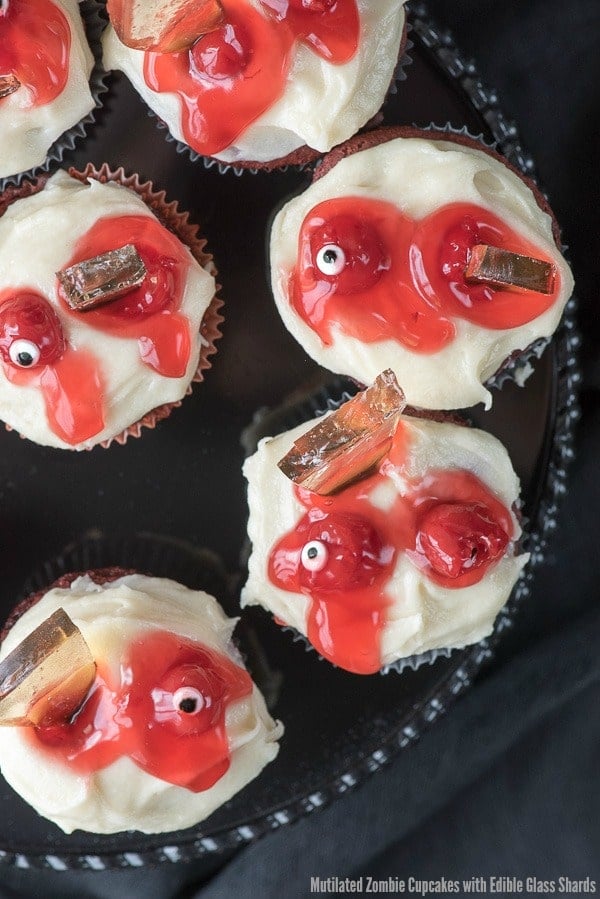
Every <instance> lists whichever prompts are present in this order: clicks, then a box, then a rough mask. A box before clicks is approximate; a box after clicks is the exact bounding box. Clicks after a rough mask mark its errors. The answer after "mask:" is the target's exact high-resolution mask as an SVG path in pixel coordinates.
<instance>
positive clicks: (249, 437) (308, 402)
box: [240, 376, 528, 675]
mask: <svg viewBox="0 0 600 899" xmlns="http://www.w3.org/2000/svg"><path fill="white" fill-rule="evenodd" d="M360 389H361V387H360V386H359V385H358V384H357V383H356V382H355V381H353V380H351V379H350V378H345V377H342V376H334V377H333V378H332V380H331V381H329V382H328V383H327V384H324V385H323V386H321V387H320V388H319V389H318V390H316V391H315V392H312V393H310V392H309V393H307V394H306V395H305V396H303V397H301V398H298V397H297V396H294V397H293V398H291V400H290V401H288V402H284V403H283V404H282V405H281V406H279V407H277V408H276V409H267V408H263V409H259V410H258V411H257V412H256V413H255V415H254V418H253V420H252V422H251V423H250V424H249V425H248V427H247V428H245V429H244V431H243V432H242V434H241V436H240V442H241V445H242V448H243V449H244V452H245V454H246V456H250V455H252V454H253V453H254V452H255V451H256V449H257V446H258V443H259V441H260V440H262V439H263V438H264V437H274V436H277V435H278V434H281V433H284V432H285V431H289V430H291V429H292V428H295V427H296V426H297V425H299V424H303V423H304V422H307V421H311V420H312V419H314V418H320V417H321V416H322V415H325V414H326V413H327V412H332V411H334V410H335V409H338V408H339V407H340V406H341V405H342V404H343V403H345V402H347V400H349V399H351V398H352V397H353V396H355V395H356V394H357V393H358V392H359V390H360ZM404 414H407V415H411V416H413V417H415V418H427V419H429V420H434V421H440V422H448V423H451V424H458V425H462V426H464V427H470V426H471V423H470V421H469V420H468V419H467V418H465V417H464V416H462V415H458V414H457V413H456V412H453V411H449V412H443V411H442V412H435V411H431V410H423V409H415V408H413V407H411V406H407V407H406V409H405V412H404ZM513 511H514V512H515V514H516V515H517V517H518V519H519V521H520V524H521V527H522V534H521V537H520V538H519V540H518V542H517V543H515V548H514V551H515V554H517V555H519V554H521V553H522V552H524V551H526V546H525V544H526V542H527V524H528V521H527V519H525V518H524V517H523V516H522V515H521V514H520V509H517V508H515V509H514V510H513ZM251 551H252V546H251V543H250V540H249V538H246V540H245V543H244V546H243V547H242V551H241V554H240V565H241V568H242V570H245V569H246V567H247V561H248V558H249V556H250V553H251ZM526 577H527V569H525V571H524V572H522V573H521V576H520V577H519V580H518V581H517V583H516V585H515V587H514V588H513V593H514V592H515V591H518V589H519V587H520V585H521V584H522V583H525V579H526ZM505 609H506V606H505V607H504V608H503V609H502V610H501V611H500V612H499V613H498V616H497V618H498V620H499V619H500V618H501V617H502V616H503V614H505ZM269 614H270V613H269ZM281 630H282V631H285V632H286V633H287V634H289V635H290V636H291V638H292V640H293V642H294V643H300V644H301V645H303V646H304V648H305V650H306V652H310V653H314V654H315V656H316V657H317V658H318V659H319V661H321V662H327V664H328V665H332V666H333V667H334V668H337V667H338V666H337V665H335V663H333V662H331V661H330V660H329V659H324V658H323V656H321V655H320V654H319V652H318V651H317V650H316V649H315V647H314V646H313V645H312V643H310V642H309V640H308V638H307V637H306V636H305V635H304V634H301V633H300V632H299V631H298V630H296V628H294V627H292V626H291V625H287V624H286V625H282V626H281ZM476 645H480V646H481V647H482V648H483V647H484V646H485V645H487V638H486V639H485V640H483V641H481V642H480V644H476ZM461 649H464V647H458V646H453V647H439V648H437V649H430V650H427V651H426V652H422V653H417V654H414V655H411V656H405V657H402V658H399V659H396V660H395V661H393V662H389V663H388V664H386V665H383V666H382V667H381V668H380V669H379V672H378V673H379V674H380V675H386V674H389V673H390V672H392V671H393V672H395V673H397V674H401V673H402V672H403V671H406V670H407V669H410V670H411V671H416V670H417V669H418V668H420V667H421V666H422V665H433V664H434V662H435V661H436V660H437V659H440V658H444V659H448V658H450V656H451V654H452V653H453V652H457V651H460V650H461Z"/></svg>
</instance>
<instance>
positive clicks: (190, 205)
mask: <svg viewBox="0 0 600 899" xmlns="http://www.w3.org/2000/svg"><path fill="white" fill-rule="evenodd" d="M411 19H412V25H413V30H412V33H411V39H412V40H413V42H414V45H415V46H414V48H413V50H412V56H413V63H412V65H411V66H410V68H409V69H408V70H407V76H408V77H407V79H406V80H405V81H403V82H402V83H400V84H399V86H398V90H397V92H396V93H395V94H393V95H392V96H391V97H390V99H389V101H388V102H387V104H386V107H385V119H386V121H387V122H390V123H392V122H394V123H402V124H412V123H415V124H418V125H421V126H427V125H428V124H429V123H430V122H436V123H437V124H439V125H443V124H444V123H445V122H447V121H449V122H451V124H452V126H453V127H455V128H457V129H460V128H463V127H466V128H467V130H468V131H469V132H470V133H471V134H475V135H477V134H482V135H483V137H484V139H485V140H487V141H489V142H496V145H497V147H498V148H499V149H500V150H501V151H502V152H503V153H504V154H505V155H506V156H507V157H508V158H509V160H510V161H511V162H512V163H513V164H515V165H517V166H518V167H520V168H521V169H522V170H523V171H524V172H526V173H527V174H529V175H532V174H533V163H532V161H531V159H530V158H529V157H528V156H527V154H526V153H525V152H524V151H523V149H522V147H521V145H520V142H519V138H518V134H517V130H516V127H515V126H514V124H513V123H512V122H510V121H509V120H507V119H506V118H505V117H504V115H503V114H502V112H501V110H500V108H499V106H498V103H497V99H496V97H495V96H494V94H493V92H491V91H488V90H487V89H486V88H485V87H484V86H483V85H482V84H481V81H480V79H479V77H478V75H477V72H476V69H475V66H474V65H473V64H472V63H470V62H467V61H465V60H464V59H463V58H462V57H461V56H460V54H459V53H458V52H457V50H456V48H455V47H454V45H453V43H452V40H451V39H450V37H449V36H448V35H446V34H443V33H440V32H439V31H438V29H437V28H436V27H435V26H434V25H433V24H432V23H431V22H430V21H429V20H428V17H427V12H426V9H425V8H424V7H423V6H422V5H420V4H419V5H415V6H413V7H412V9H411ZM98 120H99V121H98V124H97V126H96V128H95V129H94V131H93V134H92V135H91V136H90V138H89V139H88V141H87V142H86V144H85V147H84V148H83V149H80V150H78V151H77V152H75V153H73V154H72V156H71V157H70V159H69V161H70V162H71V161H72V162H73V163H75V164H76V165H78V166H82V165H84V164H85V163H86V162H88V161H92V162H94V163H96V164H97V165H99V164H101V163H102V162H105V161H106V162H108V163H109V164H110V165H112V166H114V167H116V166H118V165H124V166H125V169H126V171H130V172H131V171H137V172H138V173H139V174H140V175H141V176H142V177H143V178H149V179H151V180H152V181H153V182H154V184H155V187H157V188H164V189H166V191H167V197H168V198H169V199H175V198H176V199H178V200H179V201H180V205H181V207H182V208H183V209H189V211H190V212H191V217H192V220H194V221H197V222H199V223H200V224H201V226H202V231H203V233H204V234H205V236H206V237H207V238H208V241H209V249H210V250H211V251H212V252H213V253H214V255H215V260H216V263H217V266H218V268H219V279H220V281H221V283H222V285H223V289H222V296H223V298H224V299H225V301H226V306H225V316H226V320H225V326H224V337H223V339H222V341H221V344H220V346H219V351H218V353H217V355H216V357H215V358H214V361H213V370H211V371H209V372H208V373H207V375H206V381H205V383H204V384H201V385H199V386H197V387H196V388H195V390H194V392H193V394H192V396H191V397H189V398H188V399H186V400H185V402H184V404H183V406H182V407H181V408H180V409H177V410H175V411H174V412H173V413H172V415H171V417H170V419H169V420H168V421H166V422H163V423H162V424H160V425H159V426H158V427H157V428H156V430H154V431H151V432H147V433H145V434H144V435H143V437H142V438H141V439H139V440H129V441H128V442H127V444H126V445H125V446H123V447H120V446H113V447H111V448H110V449H109V450H102V449H101V448H96V449H95V450H93V451H92V452H90V453H82V454H73V453H68V452H61V451H57V450H51V449H46V448H43V447H37V446H35V445H33V444H31V443H29V442H28V441H22V440H21V439H20V438H19V437H18V435H16V434H15V433H8V432H0V445H1V452H0V490H1V499H2V505H1V513H0V514H1V516H2V525H3V539H2V541H1V542H0V565H1V566H2V570H3V572H5V576H4V581H3V588H2V594H1V597H0V599H1V602H2V608H3V612H4V615H6V614H8V612H9V611H10V609H11V608H12V606H13V605H14V602H15V600H16V598H18V596H19V594H20V592H21V590H22V585H23V583H24V582H25V581H26V579H27V577H28V575H30V572H31V571H32V570H34V571H36V579H35V580H34V582H33V585H34V586H37V585H38V584H39V583H40V582H43V580H44V577H45V576H47V578H48V580H51V578H52V576H53V575H54V574H55V572H56V570H57V567H58V569H62V567H73V566H75V567H77V566H78V565H79V563H80V562H81V560H82V559H83V560H84V561H85V560H89V564H90V566H91V567H93V565H94V563H95V562H101V563H102V564H107V563H111V564H119V563H121V564H127V565H130V564H133V565H135V564H136V560H137V562H138V566H139V567H141V568H145V569H146V570H149V571H151V573H156V574H162V575H171V576H174V577H179V578H180V580H182V581H183V582H185V583H189V584H190V586H203V585H205V584H208V585H209V587H210V588H213V589H214V590H215V592H217V594H219V595H220V598H221V599H223V600H224V604H225V605H226V607H227V608H228V610H229V611H230V612H231V613H232V614H236V613H237V607H236V603H235V596H233V597H232V595H231V593H230V589H229V588H230V587H233V588H234V591H235V586H236V584H237V585H239V576H240V573H239V558H240V552H241V549H242V547H243V545H244V538H245V520H246V503H245V492H244V484H243V479H242V475H241V463H242V460H243V455H244V451H243V448H242V445H241V442H240V437H241V434H242V432H243V431H244V429H245V428H246V427H247V426H248V425H249V423H250V422H251V421H252V418H253V416H254V414H255V413H256V412H257V411H258V410H259V409H261V408H264V407H276V406H278V405H279V404H281V403H282V402H283V401H284V400H286V399H287V398H288V397H289V396H290V395H293V394H295V395H301V394H302V393H303V392H312V391H314V390H316V389H318V388H319V387H320V386H323V385H326V384H328V383H330V382H331V376H328V375H327V373H325V372H323V371H322V370H321V369H319V368H318V367H317V366H315V365H314V363H312V362H311V361H310V360H309V359H308V358H307V357H306V356H305V355H304V353H303V352H302V350H301V349H300V348H299V347H298V346H297V345H296V344H295V342H294V341H293V340H292V338H291V337H290V336H289V335H288V334H287V332H285V330H284V329H283V327H282V325H281V323H280V321H279V318H278V316H277V313H276V311H275V309H274V305H273V303H272V300H271V298H270V295H269V289H268V284H267V278H266V274H265V269H266V253H265V233H266V226H267V223H268V220H269V218H270V216H271V214H272V212H273V210H274V209H275V208H276V207H277V206H279V205H280V204H281V202H282V200H283V199H284V198H285V197H286V196H287V195H288V194H290V193H292V192H295V191H297V190H298V189H299V188H301V187H302V185H303V184H305V183H307V181H308V178H309V175H308V174H307V173H302V172H298V171H292V170H288V171H285V172H274V173H272V174H268V175H267V174H265V173H258V174H256V175H253V174H250V173H245V174H243V175H242V176H241V177H236V175H235V173H234V172H233V171H229V172H227V173H225V174H220V173H219V172H218V171H217V170H216V169H215V168H211V169H206V168H205V167H204V166H203V165H202V163H201V162H197V163H195V164H194V163H193V162H192V161H191V160H190V159H189V158H187V157H186V156H184V155H178V154H177V152H176V148H175V147H174V146H173V144H172V143H168V142H167V141H165V139H164V136H163V134H161V132H160V131H158V130H157V129H156V127H155V125H154V123H153V121H152V120H151V119H150V118H149V117H148V116H147V114H146V110H145V107H144V106H143V104H142V103H141V101H139V100H138V98H137V96H136V95H135V94H134V92H133V90H132V89H131V88H130V87H129V85H128V84H127V83H126V81H125V80H124V79H122V78H120V77H117V78H115V79H114V84H113V90H112V93H111V94H110V95H109V99H108V100H107V102H106V104H105V108H104V110H102V111H101V112H100V113H99V116H98ZM573 315H574V301H571V302H570V303H569V305H568V307H567V311H566V314H565V317H564V320H563V323H562V325H561V328H560V330H559V332H558V333H557V335H556V337H555V340H554V341H553V343H552V345H551V346H550V347H549V348H548V349H547V350H546V351H545V352H544V353H543V355H542V356H541V358H540V359H539V361H537V362H536V364H535V371H534V374H533V375H532V376H531V377H530V379H529V380H528V381H527V383H526V385H525V387H524V388H519V387H517V386H516V385H515V384H513V383H505V384H504V385H503V387H502V390H500V391H496V392H495V397H494V408H493V411H492V412H490V413H483V412H479V411H477V410H476V411H475V412H474V413H472V414H471V415H470V417H471V418H472V419H473V420H474V421H475V423H476V424H478V425H479V426H481V427H484V428H486V429H487V430H489V431H491V432H492V433H494V434H496V436H498V437H499V438H500V439H501V440H503V442H504V443H505V444H506V445H507V447H508V449H509V451H510V453H511V456H512V458H513V462H514V465H515V468H516V470H517V472H518V474H519V475H520V477H521V480H522V484H523V490H524V497H525V514H526V516H527V517H528V519H529V521H530V536H529V546H528V548H529V550H530V551H531V553H532V560H531V564H530V566H529V568H528V569H527V571H526V572H525V573H524V575H523V576H522V578H521V580H520V581H519V583H518V585H517V587H516V588H515V591H514V593H513V596H512V597H511V600H510V602H509V604H508V606H507V607H506V609H504V610H503V611H502V613H501V614H500V616H499V618H498V620H497V622H496V626H495V630H494V633H493V635H492V637H490V639H488V640H484V641H483V642H482V643H480V644H478V645H477V646H474V647H471V648H469V649H467V650H463V651H457V652H454V653H452V655H451V656H450V658H448V659H443V658H442V659H438V660H437V661H436V662H435V664H433V665H425V666H421V667H420V668H419V669H418V670H417V671H406V672H404V673H403V674H402V675H397V674H394V673H390V674H389V675H387V676H385V677H380V676H375V677H363V678H361V677H356V676H354V675H350V674H347V673H345V672H343V671H340V670H338V669H334V668H332V667H331V666H329V665H327V664H324V663H322V662H320V661H319V660H318V658H317V657H316V654H315V653H306V652H305V651H304V648H303V647H302V646H301V645H299V644H297V643H294V642H293V641H292V640H291V639H290V637H289V635H288V634H285V633H282V632H281V631H280V630H279V628H277V627H275V626H274V625H273V623H272V622H271V620H270V619H269V617H268V616H267V615H266V614H264V613H262V612H261V611H260V610H250V611H249V613H248V614H247V615H246V613H245V615H244V625H243V629H242V630H240V634H239V636H240V641H241V644H242V649H243V650H244V651H245V652H246V653H247V655H248V659H249V663H250V665H251V667H252V668H253V670H254V672H255V674H256V676H257V677H258V679H259V680H260V681H261V682H262V683H263V685H264V686H266V688H267V690H268V692H269V694H270V695H271V697H272V698H273V699H275V700H276V701H275V704H274V707H273V713H274V714H275V715H276V716H277V717H280V718H281V719H282V720H283V721H284V723H285V725H286V734H285V737H284V739H283V741H282V746H281V752H280V755H279V757H278V758H277V760H276V761H275V762H274V763H273V764H272V765H271V766H269V768H267V769H266V770H265V771H264V772H263V773H262V775H261V776H260V777H259V778H258V779H257V780H256V781H254V782H253V783H252V784H250V785H249V786H248V787H247V788H246V789H245V790H243V791H242V792H241V793H240V794H239V795H238V796H237V797H235V798H234V799H233V800H232V801H231V802H229V803H227V804H226V805H225V806H223V807H222V808H221V809H220V810H219V811H218V812H216V813H215V814H214V815H213V816H212V817H211V818H210V819H209V820H208V821H206V822H204V823H203V824H202V825H201V826H199V827H197V828H192V829H190V830H187V831H183V832H179V833H173V834H167V835H157V836H144V835H141V834H137V833H129V834H118V835H115V836H94V835H90V834H84V833H81V832H76V833H74V834H72V835H70V836H66V835H64V834H63V833H62V832H60V831H59V830H58V829H57V828H56V827H54V826H53V825H51V824H49V823H48V822H46V821H44V820H43V819H41V818H39V817H38V816H37V815H36V814H35V813H34V812H33V811H32V810H31V809H30V808H29V807H28V806H26V805H25V803H23V802H22V801H21V800H20V798H19V797H18V796H16V795H15V794H14V793H13V792H12V791H11V790H10V788H9V787H8V786H7V785H6V784H5V783H4V782H3V781H2V780H1V779H0V801H2V808H3V815H2V820H1V821H0V863H5V864H9V865H17V866H19V867H46V868H51V869H55V870H63V869H65V868H87V869H90V870H100V869H103V868H106V867H128V866H140V865H144V864H147V863H156V862H163V861H170V862H175V861H182V860H187V859H191V858H197V857H201V856H204V855H210V854H212V853H215V852H217V851H218V850H221V849H226V848H233V847H236V846H239V845H242V844H244V843H245V842H247V841H249V840H252V839H255V838H256V837H257V836H259V835H260V834H262V833H264V832H266V831H268V830H271V829H274V828H277V827H280V826H282V825H284V824H287V823H289V822H290V821H293V820H294V819H295V818H297V817H298V816H300V815H305V814H307V813H309V812H311V811H313V810H314V809H316V808H318V807H319V806H322V805H324V804H325V803H327V802H329V801H331V800H332V799H333V798H335V797H336V796H338V795H340V794H341V793H343V792H345V791H346V790H348V789H351V788H353V787H355V786H356V785H357V784H359V783H360V782H361V781H362V780H364V778H365V777H367V776H368V775H369V774H371V773H372V772H374V771H376V770H377V769H378V768H379V767H381V766H382V765H384V764H385V763H386V762H387V761H388V759H389V758H390V757H391V756H392V755H393V754H394V753H396V752H398V751H399V750H400V749H404V748H406V747H408V746H410V744H411V743H413V742H414V741H415V740H416V739H418V737H419V735H420V734H421V733H422V732H423V730H424V729H425V728H426V727H428V726H429V725H430V724H432V723H433V722H434V721H435V720H436V718H438V717H439V716H440V715H441V714H443V713H444V712H445V711H446V710H447V708H448V706H449V705H450V704H451V703H452V701H453V700H454V699H455V698H456V697H457V696H458V695H459V694H460V693H461V692H462V691H463V690H465V689H466V688H467V687H468V686H469V685H470V683H471V682H472V680H473V678H474V676H475V675H476V674H477V672H478V671H479V670H480V669H481V667H482V665H484V664H485V662H486V661H487V660H488V659H489V658H490V657H491V655H492V654H493V651H494V647H495V646H496V645H497V643H498V641H499V640H501V639H502V634H503V632H504V631H505V630H506V629H507V628H509V627H511V626H512V625H513V622H514V619H515V611H516V609H517V607H518V605H519V603H520V602H522V601H523V600H524V599H526V597H527V595H528V593H529V589H530V582H531V579H532V577H533V576H534V572H535V568H536V567H537V566H539V565H540V564H542V562H543V559H544V553H545V546H546V540H547V536H548V533H549V532H550V531H551V530H552V528H553V527H554V524H555V520H556V509H557V502H558V500H559V498H560V495H561V494H562V493H564V490H565V469H566V465H567V463H568V461H569V459H570V458H571V456H572V444H573V426H574V423H575V421H576V419H577V416H578V406H577V389H576V387H577V382H578V377H579V376H578V371H577V346H578V335H577V332H576V328H575V325H574V320H573ZM91 529H95V535H92V536H90V537H88V538H87V539H86V540H84V541H83V542H82V539H81V535H83V534H86V533H88V532H90V530H91ZM140 532H148V533H152V534H162V535H167V536H166V538H163V539H161V540H160V541H159V543H158V544H156V538H148V537H145V536H137V537H136V536H133V537H130V538H127V539H124V538H123V537H122V536H121V535H136V534H140ZM73 541H74V542H75V545H74V546H73V547H72V548H71V549H68V550H67V551H64V547H65V546H67V545H68V544H69V543H73ZM149 542H150V545H151V546H152V547H153V548H152V550H151V561H147V560H148V553H149V550H148V545H149ZM157 547H158V548H157ZM196 547H208V548H210V550H211V551H214V552H216V553H217V554H218V556H219V557H220V558H221V560H222V564H223V566H224V567H225V569H226V570H227V571H228V572H229V573H230V574H229V576H228V577H226V576H224V575H223V570H222V568H214V566H213V565H212V563H210V564H209V563H207V558H206V554H205V553H204V552H203V551H199V550H198V549H196ZM53 556H56V557H57V560H56V561H54V562H52V563H50V564H49V565H46V566H44V564H43V563H44V562H45V560H46V559H48V558H52V557H53ZM206 577H208V578H209V580H208V581H206Z"/></svg>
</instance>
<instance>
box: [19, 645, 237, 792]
mask: <svg viewBox="0 0 600 899" xmlns="http://www.w3.org/2000/svg"><path fill="white" fill-rule="evenodd" d="M118 671H119V675H118V678H115V677H114V675H110V674H109V672H108V671H106V672H104V673H102V672H100V673H97V676H96V683H95V684H94V686H93V688H92V690H91V691H90V693H89V694H88V697H87V699H86V701H85V703H84V704H83V706H82V708H81V709H80V710H79V712H78V713H77V715H75V716H73V718H72V719H71V720H69V721H65V722H64V723H62V724H54V723H53V724H52V726H44V725H42V726H40V727H37V728H35V729H34V730H33V734H32V739H34V740H36V741H37V743H38V745H41V746H43V747H44V748H45V749H46V750H47V751H48V752H51V753H52V754H53V755H55V756H56V757H58V758H59V759H61V760H64V761H68V762H69V764H70V765H72V766H73V767H74V768H75V770H77V771H80V772H81V773H84V774H86V773H92V772H95V771H99V770H101V769H103V768H105V767H106V766H107V765H110V764H112V762H114V761H116V760H117V759H118V758H120V757H121V756H124V755H126V756H129V757H130V758H131V759H133V761H134V762H135V763H136V765H138V766H139V767H140V768H142V769H143V770H144V771H147V772H148V773H149V774H152V775H154V776H155V777H158V778H160V779H161V780H164V781H167V782H168V783H172V784H177V785H179V786H183V787H187V788H188V789H189V790H192V791H194V792H199V791H201V790H207V789H209V788H210V787H212V786H213V784H215V783H216V782H217V780H219V778H220V777H222V776H223V774H224V773H225V772H226V771H227V769H228V768H229V765H230V761H231V759H230V751H229V744H228V740H227V731H226V722H225V715H226V711H227V707H228V705H229V704H230V703H232V702H235V701H236V700H238V699H241V698H242V697H244V696H248V695H249V694H250V693H251V692H252V681H251V680H250V677H249V675H248V673H247V672H246V671H245V670H244V669H243V668H240V667H239V666H238V665H236V664H235V663H234V662H232V661H231V660H230V659H229V658H228V657H227V656H223V655H221V654H220V653H218V652H216V651H214V650H212V649H208V648H205V647H204V646H202V645H200V644H198V643H195V642H193V641H191V640H187V639H185V638H184V637H179V636H177V635H176V634H171V633H166V632H163V631H150V632H149V633H146V634H142V635H141V636H140V637H139V638H138V639H136V640H134V641H133V642H132V643H131V644H130V645H129V646H128V647H127V649H126V651H125V652H124V654H123V656H122V657H121V659H120V664H119V667H118Z"/></svg>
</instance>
